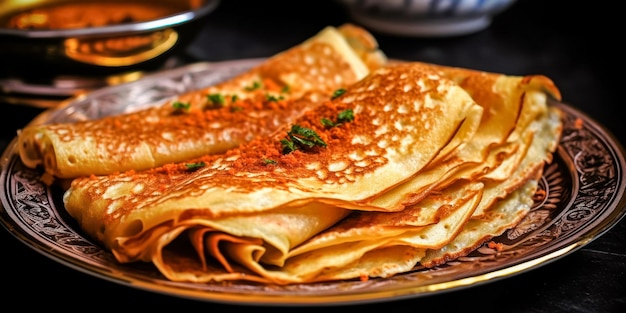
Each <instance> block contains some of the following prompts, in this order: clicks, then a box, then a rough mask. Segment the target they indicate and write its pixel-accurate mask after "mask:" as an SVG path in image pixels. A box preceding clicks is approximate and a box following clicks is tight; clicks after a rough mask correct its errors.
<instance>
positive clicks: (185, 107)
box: [172, 101, 191, 111]
mask: <svg viewBox="0 0 626 313" xmlns="http://www.w3.org/2000/svg"><path fill="white" fill-rule="evenodd" d="M172 106H173V107H174V109H176V110H182V111H189V108H191V104H190V103H189V102H181V101H174V102H173V103H172Z"/></svg>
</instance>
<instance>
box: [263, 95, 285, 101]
mask: <svg viewBox="0 0 626 313" xmlns="http://www.w3.org/2000/svg"><path fill="white" fill-rule="evenodd" d="M265 99H267V101H271V102H276V101H278V100H283V99H285V97H283V96H278V97H276V96H274V95H270V94H269V93H268V94H266V95H265Z"/></svg>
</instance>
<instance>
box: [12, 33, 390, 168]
mask: <svg viewBox="0 0 626 313" xmlns="http://www.w3.org/2000/svg"><path fill="white" fill-rule="evenodd" d="M385 63H386V57H385V55H384V54H383V53H382V51H380V50H379V49H378V46H377V42H376V40H375V39H374V38H373V37H372V36H371V35H370V34H369V33H368V32H366V31H365V30H363V29H361V28H359V27H356V26H354V25H350V24H346V25H343V26H341V27H338V28H335V27H327V28H325V29H324V30H322V31H320V32H319V33H317V34H316V35H315V36H313V37H312V38H310V39H308V40H306V41H304V42H303V43H301V44H299V45H297V46H295V47H293V48H291V49H288V50H286V51H284V52H281V53H279V54H277V55H275V56H273V57H271V58H269V59H267V60H265V61H264V62H263V63H262V64H260V65H258V66H256V67H254V68H252V69H251V70H249V71H247V72H245V73H243V74H240V75H238V76H237V77H235V78H233V79H231V80H228V81H226V82H223V83H220V84H218V85H216V86H210V87H207V88H205V89H202V90H197V91H193V92H189V93H186V94H183V95H180V96H178V97H175V98H173V99H170V100H168V101H166V102H165V103H162V104H155V106H154V107H151V108H148V109H143V110H140V111H137V112H131V113H128V114H123V115H116V116H111V117H105V118H102V119H98V120H90V121H84V122H77V123H57V124H50V125H31V126H28V127H26V128H24V129H22V130H21V131H20V132H19V134H18V140H19V142H18V150H19V154H20V157H21V160H22V162H23V163H24V164H25V165H26V166H29V167H33V168H35V167H38V166H41V167H43V168H44V169H45V171H46V173H48V174H49V175H52V176H53V177H58V178H74V177H78V176H88V175H92V174H94V175H104V174H110V173H115V172H121V171H127V170H131V169H132V170H144V169H148V168H152V167H156V166H160V165H163V164H167V163H171V162H180V161H183V160H187V159H190V158H194V157H199V156H202V155H205V154H212V153H221V152H224V151H225V150H227V149H230V148H233V147H236V146H237V145H239V144H241V143H242V142H246V141H249V140H251V139H252V138H254V137H255V136H257V135H266V134H269V133H271V132H273V131H274V130H275V129H276V128H277V127H279V126H280V125H283V124H285V123H288V122H289V121H291V120H293V119H294V118H295V117H297V116H299V115H300V114H302V112H304V111H306V110H308V109H310V108H312V107H314V106H316V105H317V104H318V103H319V102H320V101H322V100H323V99H327V98H329V97H330V96H332V94H333V92H334V91H336V90H337V89H339V88H344V87H347V86H349V85H351V84H353V83H355V82H357V81H358V80H360V79H362V78H363V77H365V76H366V75H367V74H368V73H369V72H370V70H372V69H376V68H378V67H380V66H382V65H384V64H385Z"/></svg>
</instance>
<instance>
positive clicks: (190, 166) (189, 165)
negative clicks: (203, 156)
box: [185, 162, 206, 171]
mask: <svg viewBox="0 0 626 313" xmlns="http://www.w3.org/2000/svg"><path fill="white" fill-rule="evenodd" d="M205 165H206V164H205V163H204V162H196V163H186V164H185V167H187V169H188V170H190V171H193V170H197V169H199V168H201V167H204V166H205Z"/></svg>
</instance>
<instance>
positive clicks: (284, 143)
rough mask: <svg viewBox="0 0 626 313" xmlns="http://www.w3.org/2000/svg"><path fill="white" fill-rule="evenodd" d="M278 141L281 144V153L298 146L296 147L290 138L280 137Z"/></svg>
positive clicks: (290, 150)
mask: <svg viewBox="0 0 626 313" xmlns="http://www.w3.org/2000/svg"><path fill="white" fill-rule="evenodd" d="M280 143H281V144H282V146H283V154H289V153H291V152H294V151H296V150H298V147H296V144H294V143H293V141H291V140H288V139H282V140H281V141H280Z"/></svg>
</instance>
